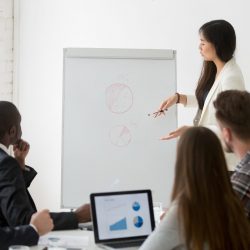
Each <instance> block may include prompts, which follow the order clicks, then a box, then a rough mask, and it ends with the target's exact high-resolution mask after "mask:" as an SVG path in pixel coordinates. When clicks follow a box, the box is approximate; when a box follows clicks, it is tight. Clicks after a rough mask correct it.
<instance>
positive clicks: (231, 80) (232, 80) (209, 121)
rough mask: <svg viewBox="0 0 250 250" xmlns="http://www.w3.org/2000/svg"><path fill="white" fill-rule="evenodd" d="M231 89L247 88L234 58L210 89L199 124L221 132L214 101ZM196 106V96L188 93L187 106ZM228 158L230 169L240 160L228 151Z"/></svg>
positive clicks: (225, 66) (217, 132)
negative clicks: (221, 93)
mask: <svg viewBox="0 0 250 250" xmlns="http://www.w3.org/2000/svg"><path fill="white" fill-rule="evenodd" d="M230 89H237V90H245V84H244V78H243V75H242V73H241V70H240V68H239V66H238V65H237V64H236V62H235V59H234V58H232V59H231V60H229V61H228V62H227V63H226V64H225V65H224V67H223V69H222V70H221V72H220V74H219V75H218V77H217V79H216V80H215V82H214V84H213V86H212V88H211V89H210V91H209V93H208V95H207V98H206V100H205V103H204V107H203V110H202V113H201V118H200V121H199V124H198V125H199V126H204V127H208V128H210V129H211V130H213V131H214V132H215V133H216V134H217V135H218V134H219V129H218V127H217V122H216V118H215V108H214V105H213V102H214V101H215V99H216V98H217V95H218V94H219V93H220V92H222V91H225V90H230ZM194 106H197V107H198V103H197V99H196V97H195V96H190V95H188V96H187V104H186V107H194ZM226 159H227V164H228V168H229V170H233V169H234V168H235V166H236V164H237V162H238V159H236V157H235V156H234V155H233V154H227V153H226Z"/></svg>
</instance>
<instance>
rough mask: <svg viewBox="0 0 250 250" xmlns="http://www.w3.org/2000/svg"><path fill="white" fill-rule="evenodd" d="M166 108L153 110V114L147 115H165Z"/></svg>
mask: <svg viewBox="0 0 250 250" xmlns="http://www.w3.org/2000/svg"><path fill="white" fill-rule="evenodd" d="M167 110H168V109H164V110H163V109H160V110H158V111H156V112H154V113H153V114H148V116H151V115H153V116H154V118H156V117H157V116H160V115H162V114H163V115H165V111H167Z"/></svg>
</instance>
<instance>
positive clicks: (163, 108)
mask: <svg viewBox="0 0 250 250" xmlns="http://www.w3.org/2000/svg"><path fill="white" fill-rule="evenodd" d="M177 98H178V96H177V95H176V94H175V95H172V96H170V97H168V98H167V99H166V100H165V101H163V102H162V103H161V106H160V107H159V109H158V110H157V111H156V112H154V113H153V115H154V117H157V116H161V115H165V112H164V111H166V110H168V109H169V108H170V107H172V106H173V105H174V104H176V102H177Z"/></svg>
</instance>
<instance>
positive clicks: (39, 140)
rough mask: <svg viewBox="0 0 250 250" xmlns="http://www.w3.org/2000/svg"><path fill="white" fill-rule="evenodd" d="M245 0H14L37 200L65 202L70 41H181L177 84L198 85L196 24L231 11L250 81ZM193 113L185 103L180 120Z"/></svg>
mask: <svg viewBox="0 0 250 250" xmlns="http://www.w3.org/2000/svg"><path fill="white" fill-rule="evenodd" d="M247 2H248V1H243V0H241V1H231V0H220V1H218V0H216V1H215V0H211V1H204V0H189V1H186V0H175V1H173V0H172V1H167V0H88V1H87V0H20V1H16V3H19V8H20V9H19V10H20V11H19V17H17V18H19V22H18V20H17V23H19V27H16V34H18V33H19V37H16V39H19V42H18V44H19V48H16V49H17V52H18V54H19V64H18V71H17V72H16V73H17V75H18V84H19V107H20V111H21V113H22V115H23V121H22V126H23V135H24V138H25V139H27V140H28V141H29V142H30V143H31V150H30V154H29V157H28V159H27V161H28V163H29V164H30V165H32V166H34V167H35V168H36V169H37V170H38V172H39V175H38V177H37V178H36V180H35V182H34V183H33V186H32V188H31V191H32V193H33V196H34V197H35V201H36V203H37V204H38V207H39V208H42V207H49V208H51V209H53V210H57V209H59V205H60V174H61V173H60V162H61V160H60V159H61V158H60V157H61V155H60V154H61V114H62V106H61V104H62V69H63V61H62V59H63V48H64V47H101V48H145V49H149V48H150V49H176V50H177V81H178V91H179V92H181V93H182V92H184V93H192V92H193V91H194V89H195V86H196V82H197V79H198V76H199V73H200V69H201V58H200V55H199V51H198V45H199V37H198V29H199V27H200V26H201V25H202V24H203V23H204V22H207V21H210V20H212V19H226V20H228V21H230V22H231V23H232V24H233V25H234V27H235V30H236V33H237V39H238V44H237V47H238V50H237V53H236V57H237V59H238V63H239V65H240V66H241V68H242V71H243V74H244V76H245V80H246V84H247V88H248V89H250V68H249V65H248V63H249V58H250V49H249V44H250V37H249V34H248V30H249V27H248V26H249V25H248V24H249V23H250V16H249V8H248V4H247ZM17 31H18V32H17ZM168 95H169V93H166V96H168ZM160 101H161V100H159V103H160ZM159 103H156V104H155V108H157V107H158V105H159ZM193 114H194V110H191V111H190V110H186V109H185V110H184V109H183V108H180V109H179V124H184V123H191V121H192V116H193ZM166 133H167V131H166ZM166 143H167V142H166ZM72 147H74V145H72ZM83 178H84V177H83ZM86 178H87V174H86ZM163 188H164V187H163Z"/></svg>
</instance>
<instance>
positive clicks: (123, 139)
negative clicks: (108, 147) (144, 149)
mask: <svg viewBox="0 0 250 250" xmlns="http://www.w3.org/2000/svg"><path fill="white" fill-rule="evenodd" d="M109 137H110V141H111V143H112V144H113V145H115V146H117V147H123V146H127V145H128V144H129V143H130V142H131V139H132V135H131V132H130V131H129V129H128V128H127V127H126V126H124V125H118V126H115V127H113V128H111V130H110V132H109Z"/></svg>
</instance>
